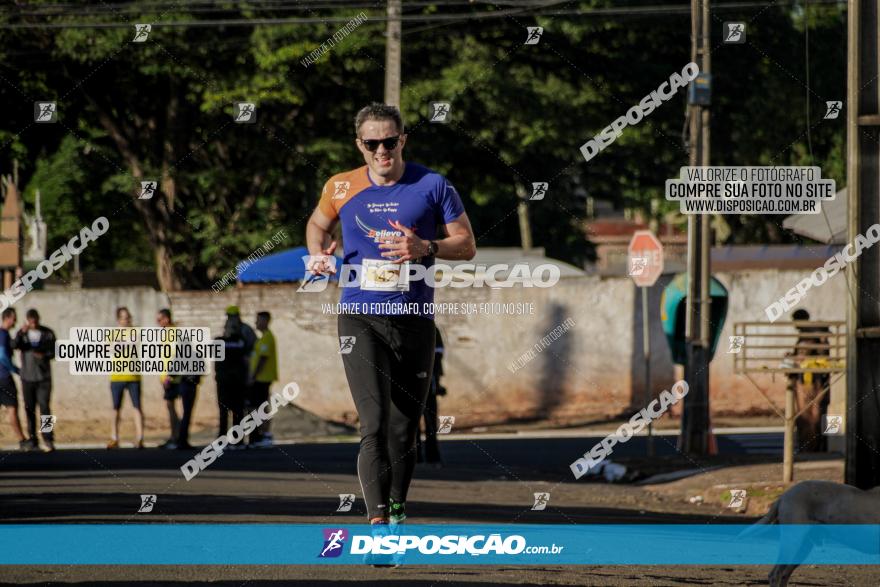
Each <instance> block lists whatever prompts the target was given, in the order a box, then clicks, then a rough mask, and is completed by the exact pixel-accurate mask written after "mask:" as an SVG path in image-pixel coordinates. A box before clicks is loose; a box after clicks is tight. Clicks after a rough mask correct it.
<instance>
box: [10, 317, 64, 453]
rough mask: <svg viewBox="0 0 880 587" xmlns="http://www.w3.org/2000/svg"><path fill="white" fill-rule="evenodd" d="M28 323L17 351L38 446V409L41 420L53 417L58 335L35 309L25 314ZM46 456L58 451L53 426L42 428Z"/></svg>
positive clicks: (27, 410)
mask: <svg viewBox="0 0 880 587" xmlns="http://www.w3.org/2000/svg"><path fill="white" fill-rule="evenodd" d="M25 318H26V322H25V323H24V326H22V327H21V330H19V331H18V334H16V335H15V342H14V343H13V347H14V348H16V349H18V350H19V351H21V373H20V376H21V391H22V395H23V396H24V412H25V415H26V416H27V426H28V435H29V436H30V438H31V442H32V443H33V444H34V445H35V444H36V442H37V440H36V439H37V413H36V409H37V406H39V408H40V416H41V418H45V417H46V416H51V415H52V411H51V410H50V408H49V400H50V398H51V396H52V366H51V364H50V363H49V361H51V360H52V359H54V358H55V333H54V332H52V330H51V329H49V328H46V327H45V326H43V325H41V324H40V314H39V312H37V311H36V310H34V309H33V308H31V309H30V310H28V311H27V314H25ZM40 434H41V435H42V437H43V445H44V449H45V451H46V452H52V451H53V450H55V443H54V435H53V432H52V426H48V427H45V428H44V427H43V426H42V425H41V426H40Z"/></svg>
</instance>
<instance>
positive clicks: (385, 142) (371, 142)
mask: <svg viewBox="0 0 880 587" xmlns="http://www.w3.org/2000/svg"><path fill="white" fill-rule="evenodd" d="M360 141H361V143H363V145H364V147H365V148H366V149H367V151H369V152H370V153H373V152H375V151H376V149H378V148H379V145H380V144H381V145H382V146H383V147H385V150H387V151H393V150H394V149H396V148H397V143H398V142H400V135H397V136H393V137H387V138H384V139H360Z"/></svg>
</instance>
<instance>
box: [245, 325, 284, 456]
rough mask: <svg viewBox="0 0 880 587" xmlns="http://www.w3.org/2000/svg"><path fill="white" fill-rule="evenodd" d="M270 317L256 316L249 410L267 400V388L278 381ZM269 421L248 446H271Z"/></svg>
mask: <svg viewBox="0 0 880 587" xmlns="http://www.w3.org/2000/svg"><path fill="white" fill-rule="evenodd" d="M271 319H272V316H271V315H270V314H269V312H259V313H258V314H257V330H258V331H260V338H259V340H258V341H257V344H256V346H255V347H254V353H253V356H252V357H251V365H250V375H249V377H248V379H249V388H250V409H252V410H253V409H256V408H257V407H259V406H260V405H261V404H263V403H264V402H266V401H268V400H269V387H270V386H271V385H272V382H273V381H278V355H277V353H276V351H275V335H274V334H272V331H271V330H269V321H270V320H271ZM269 424H270V421H269V420H266V421H265V422H264V423H263V424H261V425H260V426H259V427H258V428H257V429H256V430H254V431H253V433H251V435H250V438H249V439H248V446H251V447H253V448H264V447H269V446H272V441H273V439H272V433H271V432H269Z"/></svg>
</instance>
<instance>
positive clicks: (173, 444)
mask: <svg viewBox="0 0 880 587" xmlns="http://www.w3.org/2000/svg"><path fill="white" fill-rule="evenodd" d="M156 448H171V449H173V448H177V443H176V442H174V439H173V438H169V439H168V440H166V441H165V442H163V443H162V444H160V445H159V446H157V447H156Z"/></svg>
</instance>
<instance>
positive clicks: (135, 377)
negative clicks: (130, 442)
mask: <svg viewBox="0 0 880 587" xmlns="http://www.w3.org/2000/svg"><path fill="white" fill-rule="evenodd" d="M116 323H117V324H118V325H119V328H120V329H123V328H124V329H128V330H129V331H131V332H136V331H135V329H134V328H132V326H131V312H129V311H128V308H126V307H124V306H123V307H121V308H116ZM127 340H132V336H128V337H127ZM114 367H115V366H114ZM126 390H128V395H129V397H130V398H131V405H132V407H133V408H134V425H135V431H136V433H137V441H136V442H135V447H136V448H139V449H141V448H144V413H143V411H142V410H141V376H140V375H139V374H137V373H125V372H118V371H116V369H114V371H113V373H111V374H110V393H111V395H112V397H113V426H112V428H111V438H110V442H109V443H107V448H108V449H112V448H119V411H120V408H121V407H122V396H123V395H124V394H125V391H126Z"/></svg>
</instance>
